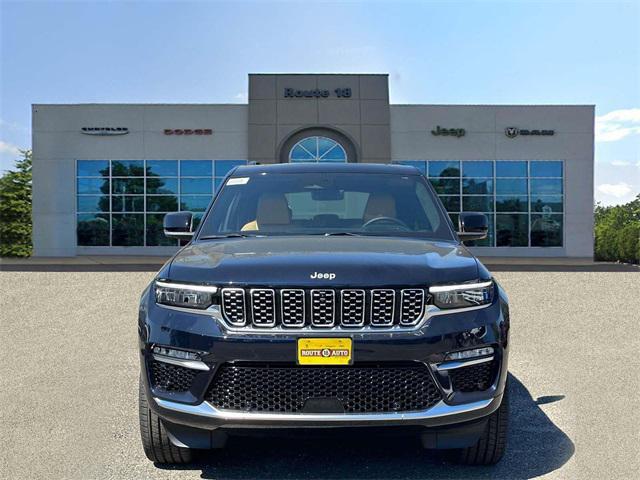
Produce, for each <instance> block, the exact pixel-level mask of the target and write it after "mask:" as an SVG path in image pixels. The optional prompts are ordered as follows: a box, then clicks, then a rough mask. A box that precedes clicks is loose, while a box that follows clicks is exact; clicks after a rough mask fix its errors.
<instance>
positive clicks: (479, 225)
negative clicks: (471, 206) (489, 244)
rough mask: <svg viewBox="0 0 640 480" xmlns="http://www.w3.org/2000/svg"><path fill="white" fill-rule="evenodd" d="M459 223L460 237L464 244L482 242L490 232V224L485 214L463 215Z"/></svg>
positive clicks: (467, 213)
mask: <svg viewBox="0 0 640 480" xmlns="http://www.w3.org/2000/svg"><path fill="white" fill-rule="evenodd" d="M459 223H460V225H459V227H458V230H460V231H459V232H458V237H459V238H460V240H461V241H463V242H464V241H465V240H482V239H483V238H486V236H487V233H488V232H489V222H488V220H487V216H486V215H485V214H484V213H475V212H474V213H471V212H465V213H461V214H460V220H459Z"/></svg>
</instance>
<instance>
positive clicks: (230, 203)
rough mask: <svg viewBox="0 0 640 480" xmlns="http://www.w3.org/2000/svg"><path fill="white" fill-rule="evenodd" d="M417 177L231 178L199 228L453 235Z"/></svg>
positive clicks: (216, 232)
mask: <svg viewBox="0 0 640 480" xmlns="http://www.w3.org/2000/svg"><path fill="white" fill-rule="evenodd" d="M437 202H438V200H437V199H436V197H435V195H434V194H433V193H432V192H431V191H430V190H429V188H428V187H427V186H426V183H425V180H424V179H423V178H422V177H421V176H419V175H404V176H403V175H397V174H396V175H394V174H377V173H376V174H373V173H353V172H351V173H293V174H277V175H275V174H274V175H271V174H262V175H253V176H250V177H232V178H229V179H228V180H227V182H226V183H225V185H224V186H223V188H222V190H221V192H220V193H219V195H218V196H217V197H216V200H215V202H214V205H213V207H212V208H211V210H210V212H209V213H208V215H207V216H206V218H205V219H204V224H203V226H202V229H201V231H200V234H199V238H200V239H205V238H207V237H220V236H237V235H353V234H355V235H384V236H410V237H426V238H432V239H442V240H453V234H452V232H451V229H450V227H449V225H448V223H447V219H446V218H445V216H444V214H443V213H442V211H441V209H440V207H439V205H438V203H437Z"/></svg>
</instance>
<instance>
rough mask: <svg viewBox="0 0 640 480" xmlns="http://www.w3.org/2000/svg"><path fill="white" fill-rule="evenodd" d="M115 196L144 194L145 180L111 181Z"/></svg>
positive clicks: (121, 179)
mask: <svg viewBox="0 0 640 480" xmlns="http://www.w3.org/2000/svg"><path fill="white" fill-rule="evenodd" d="M111 193H112V194H113V195H126V194H129V195H131V194H136V193H144V178H114V179H112V180H111Z"/></svg>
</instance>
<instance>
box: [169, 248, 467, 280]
mask: <svg viewBox="0 0 640 480" xmlns="http://www.w3.org/2000/svg"><path fill="white" fill-rule="evenodd" d="M478 273H479V271H478V264H477V262H476V259H475V258H474V257H473V255H472V254H471V253H469V251H468V250H467V249H466V248H465V247H463V246H462V245H459V244H456V243H453V242H439V241H426V240H416V239H403V238H388V237H324V236H319V237H316V236H295V237H262V238H259V237H258V238H255V237H249V238H232V239H223V240H215V241H205V242H197V243H193V244H191V245H189V246H187V247H185V248H183V249H182V250H180V251H179V252H178V253H177V254H176V256H175V257H174V258H173V260H172V261H171V263H170V265H169V266H168V269H163V271H161V272H160V275H161V276H164V277H167V278H169V279H171V280H173V281H178V282H193V283H211V284H218V285H232V284H235V285H255V286H300V287H315V286H330V287H347V286H350V287H358V286H361V287H374V286H380V287H384V286H416V285H433V284H437V283H448V282H464V281H469V280H475V279H477V278H478ZM327 274H328V275H327ZM312 277H315V278H312Z"/></svg>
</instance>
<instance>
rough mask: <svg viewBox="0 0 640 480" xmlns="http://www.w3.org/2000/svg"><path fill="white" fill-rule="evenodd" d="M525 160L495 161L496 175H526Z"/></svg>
mask: <svg viewBox="0 0 640 480" xmlns="http://www.w3.org/2000/svg"><path fill="white" fill-rule="evenodd" d="M526 176H527V162H522V161H506V160H505V161H500V160H498V161H496V177H526Z"/></svg>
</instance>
